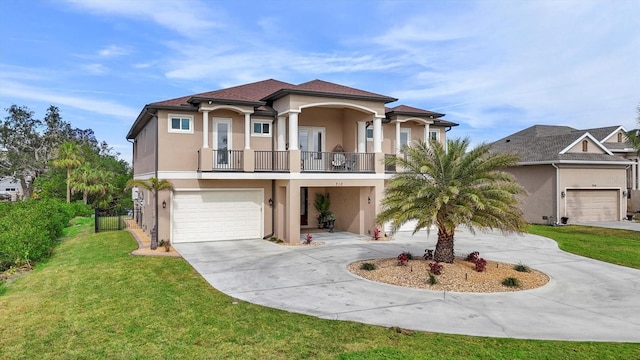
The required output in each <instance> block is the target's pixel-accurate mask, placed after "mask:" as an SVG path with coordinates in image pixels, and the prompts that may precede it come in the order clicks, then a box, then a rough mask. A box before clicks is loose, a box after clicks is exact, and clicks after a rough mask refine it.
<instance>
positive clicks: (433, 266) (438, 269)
mask: <svg viewBox="0 0 640 360" xmlns="http://www.w3.org/2000/svg"><path fill="white" fill-rule="evenodd" d="M443 269H444V268H443V267H442V264H440V263H437V262H432V263H429V272H430V273H431V274H433V275H440V274H442V270H443Z"/></svg>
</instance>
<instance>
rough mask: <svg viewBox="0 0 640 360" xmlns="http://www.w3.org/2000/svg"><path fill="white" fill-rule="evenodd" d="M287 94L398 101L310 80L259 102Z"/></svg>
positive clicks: (281, 90) (270, 95)
mask: <svg viewBox="0 0 640 360" xmlns="http://www.w3.org/2000/svg"><path fill="white" fill-rule="evenodd" d="M288 94H302V95H313V96H324V97H338V98H350V99H365V100H372V101H379V102H384V103H388V102H392V101H397V100H398V99H396V98H392V97H389V96H385V95H380V94H376V93H373V92H369V91H364V90H360V89H356V88H352V87H349V86H344V85H340V84H334V83H331V82H328V81H324V80H318V79H316V80H312V81H308V82H306V83H302V84H300V85H296V86H292V87H286V88H282V89H279V90H278V91H276V92H274V93H272V94H268V95H266V96H265V97H263V98H262V99H261V100H263V101H268V100H275V99H278V98H281V97H283V96H286V95H288Z"/></svg>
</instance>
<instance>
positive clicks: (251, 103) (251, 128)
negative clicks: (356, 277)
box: [127, 80, 457, 243]
mask: <svg viewBox="0 0 640 360" xmlns="http://www.w3.org/2000/svg"><path fill="white" fill-rule="evenodd" d="M396 100H397V99H395V98H392V97H389V96H384V95H380V94H375V93H372V92H368V91H363V90H358V89H354V88H351V87H347V86H343V85H338V84H334V83H329V82H325V81H321V80H314V81H310V82H307V83H303V84H300V85H293V84H288V83H285V82H281V81H277V80H265V81H260V82H256V83H251V84H246V85H241V86H236V87H231V88H226V89H221V90H217V91H212V92H206V93H201V94H195V95H189V96H185V97H181V98H177V99H171V100H166V101H160V102H156V103H152V104H148V105H146V106H145V107H144V108H143V109H142V111H141V112H140V115H139V116H138V118H137V119H136V121H135V122H134V124H133V125H132V127H131V129H130V130H129V133H128V134H127V139H130V140H133V169H134V178H136V179H148V178H151V177H157V178H158V179H167V180H169V181H171V182H172V183H173V185H174V187H175V190H174V191H173V192H168V191H165V192H161V193H160V194H159V199H158V201H159V203H160V204H161V205H160V206H159V218H158V223H159V231H158V239H159V240H161V239H170V240H171V241H172V242H174V243H180V242H191V241H215V240H233V239H248V238H261V237H265V236H276V237H278V238H281V239H284V240H286V241H288V242H291V243H297V242H299V241H300V234H301V232H303V234H304V233H305V231H306V229H307V228H317V221H316V216H317V214H316V210H315V208H314V206H313V202H314V199H315V194H317V193H323V194H329V195H330V199H331V206H330V209H329V210H331V211H332V212H334V213H335V215H336V218H337V220H336V222H335V227H336V229H337V230H343V231H349V232H353V233H356V234H362V235H366V234H369V233H370V232H371V231H372V230H373V228H374V227H375V226H376V224H375V217H376V214H377V211H378V208H379V204H380V200H381V198H382V196H383V191H384V188H385V182H386V181H387V180H388V179H389V178H390V177H391V175H392V172H393V170H394V169H385V165H384V158H385V156H400V150H401V148H402V146H403V145H405V144H409V143H410V142H411V141H412V140H417V139H419V140H424V139H425V138H431V139H435V140H437V141H440V142H442V143H444V141H445V138H446V135H445V133H446V131H447V130H449V129H450V128H451V127H453V126H456V125H457V124H455V123H452V122H448V121H445V120H442V117H443V116H444V114H439V113H436V112H432V111H427V110H422V109H417V108H413V107H409V106H404V105H399V106H395V107H391V108H388V107H386V106H385V105H386V104H388V103H391V102H394V101H396ZM134 198H136V199H137V200H136V204H138V207H139V208H138V209H136V210H138V211H141V212H142V217H141V218H142V221H141V223H142V225H143V229H145V231H147V232H150V231H151V229H152V228H153V226H154V221H155V220H154V219H153V206H154V198H153V194H152V193H150V192H147V191H137V193H136V194H134Z"/></svg>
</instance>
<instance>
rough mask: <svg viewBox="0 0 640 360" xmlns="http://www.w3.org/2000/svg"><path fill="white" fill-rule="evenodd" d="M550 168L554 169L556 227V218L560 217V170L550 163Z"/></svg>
mask: <svg viewBox="0 0 640 360" xmlns="http://www.w3.org/2000/svg"><path fill="white" fill-rule="evenodd" d="M551 166H553V167H554V168H556V191H555V196H554V198H555V199H556V225H558V218H559V217H560V207H559V206H558V193H559V192H558V190H560V168H559V167H558V166H557V165H556V164H555V163H551ZM565 211H566V209H565ZM565 215H566V214H565Z"/></svg>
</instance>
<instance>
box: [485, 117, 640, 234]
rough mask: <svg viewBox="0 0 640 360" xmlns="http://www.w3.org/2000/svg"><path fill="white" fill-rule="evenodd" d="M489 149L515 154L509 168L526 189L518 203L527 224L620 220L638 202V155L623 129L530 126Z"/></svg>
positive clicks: (610, 127)
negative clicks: (516, 164)
mask: <svg viewBox="0 0 640 360" xmlns="http://www.w3.org/2000/svg"><path fill="white" fill-rule="evenodd" d="M491 148H492V151H497V152H510V153H516V154H518V155H519V157H520V162H519V163H518V166H515V167H511V168H509V169H507V170H508V171H509V172H511V173H512V174H513V175H514V176H515V177H516V179H517V181H518V182H519V183H520V184H521V185H522V186H523V187H524V188H525V189H526V190H527V195H526V196H525V197H524V198H523V200H522V204H523V211H524V215H525V219H526V220H527V221H528V222H530V223H546V222H553V223H556V222H561V221H562V218H565V220H566V221H568V222H570V223H575V222H592V221H619V220H622V219H623V218H625V217H626V215H627V212H628V211H629V212H634V211H635V210H636V209H635V207H637V205H634V204H635V203H638V204H640V202H638V200H637V199H640V192H639V191H638V156H637V154H636V150H635V149H633V148H632V147H631V146H630V145H629V144H627V143H626V138H625V129H624V128H623V127H622V126H609V127H602V128H594V129H586V130H579V129H574V128H571V127H568V126H554V125H534V126H531V127H529V128H526V129H524V130H522V131H519V132H517V133H514V134H511V135H509V136H506V137H504V138H502V139H500V140H498V141H496V142H494V143H492V146H491ZM638 210H640V209H638Z"/></svg>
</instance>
